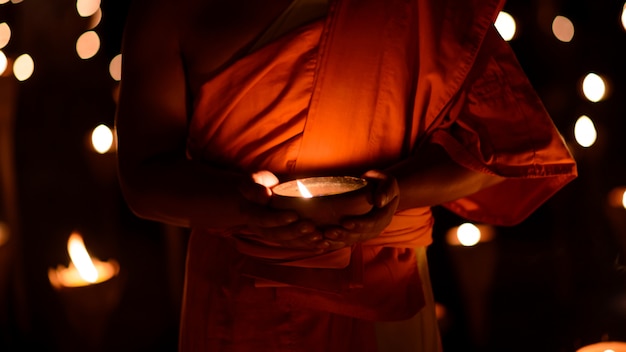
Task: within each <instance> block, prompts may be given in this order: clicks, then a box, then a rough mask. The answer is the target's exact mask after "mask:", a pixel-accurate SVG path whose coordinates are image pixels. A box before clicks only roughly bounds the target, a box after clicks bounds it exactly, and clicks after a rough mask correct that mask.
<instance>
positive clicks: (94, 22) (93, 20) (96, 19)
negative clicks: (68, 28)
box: [87, 9, 102, 29]
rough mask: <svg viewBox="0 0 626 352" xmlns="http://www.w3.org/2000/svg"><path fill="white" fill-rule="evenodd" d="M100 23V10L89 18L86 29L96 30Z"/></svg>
mask: <svg viewBox="0 0 626 352" xmlns="http://www.w3.org/2000/svg"><path fill="white" fill-rule="evenodd" d="M100 21H102V10H101V9H98V11H96V13H94V14H93V15H91V17H89V25H88V26H87V29H94V28H96V27H97V26H98V25H99V24H100Z"/></svg>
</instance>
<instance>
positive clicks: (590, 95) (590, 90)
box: [582, 72, 606, 103]
mask: <svg viewBox="0 0 626 352" xmlns="http://www.w3.org/2000/svg"><path fill="white" fill-rule="evenodd" d="M582 90H583V94H584V95H585V98H587V99H588V100H589V101H592V102H594V103H597V102H599V101H600V100H602V99H604V96H605V93H606V82H605V81H604V79H603V78H602V77H601V76H600V75H598V74H596V73H593V72H591V73H588V74H587V76H585V78H584V79H583V83H582Z"/></svg>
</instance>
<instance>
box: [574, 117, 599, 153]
mask: <svg viewBox="0 0 626 352" xmlns="http://www.w3.org/2000/svg"><path fill="white" fill-rule="evenodd" d="M574 137H575V138H576V142H577V143H578V144H579V145H580V146H582V147H585V148H588V147H591V146H592V145H593V144H594V143H595V142H596V139H597V138H598V132H597V131H596V126H595V125H594V123H593V121H592V120H591V119H590V118H589V116H586V115H583V116H581V117H579V118H578V120H576V125H575V126H574Z"/></svg>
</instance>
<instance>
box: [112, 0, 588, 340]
mask: <svg viewBox="0 0 626 352" xmlns="http://www.w3.org/2000/svg"><path fill="white" fill-rule="evenodd" d="M502 6H503V4H502V1H499V0H482V1H479V0H474V1H462V0H447V1H446V0H273V1H251V0H229V1H221V0H181V1H177V2H173V1H166V0H136V1H135V2H134V4H133V7H132V9H131V12H130V14H129V20H128V23H127V27H126V32H125V38H124V45H123V70H122V71H123V76H122V85H121V90H120V99H119V106H118V115H117V122H116V123H117V126H116V127H117V133H118V143H119V145H118V153H119V176H120V182H121V186H122V190H123V192H124V195H125V197H126V199H127V202H128V204H129V206H130V207H131V209H132V210H133V211H134V212H135V213H136V214H137V215H138V216H140V217H142V218H145V219H150V220H154V221H160V222H164V223H168V224H173V225H176V226H182V227H188V228H191V229H192V233H191V237H190V240H189V245H188V246H189V247H188V253H187V267H186V279H185V291H184V297H183V311H182V316H181V330H180V345H179V346H180V350H181V351H439V350H440V348H441V344H440V341H439V336H438V332H437V322H436V319H435V315H434V301H433V297H432V292H431V288H430V282H429V278H428V270H427V261H426V255H425V248H426V247H427V246H428V245H429V244H430V243H431V232H432V227H433V217H432V214H431V210H430V209H431V207H433V206H436V205H442V206H444V207H447V208H448V209H450V210H451V211H454V212H455V213H457V214H459V215H461V216H463V217H466V218H467V219H469V220H471V221H477V222H487V223H491V224H496V225H514V224H516V223H519V222H520V221H522V220H524V219H525V218H526V217H527V216H528V215H529V214H530V213H532V211H533V210H535V209H536V208H537V207H538V206H539V205H541V204H542V203H543V202H545V201H546V200H547V199H548V198H549V197H550V196H552V195H553V194H554V193H555V192H557V191H558V190H559V189H561V188H562V187H563V186H564V185H566V184H567V183H568V182H569V181H571V180H572V179H573V178H574V177H576V165H575V162H574V160H573V159H572V157H571V155H570V153H569V151H568V149H567V147H566V145H565V144H564V142H563V140H562V138H561V136H560V134H559V132H558V131H557V129H556V128H555V126H554V125H553V123H552V121H551V120H550V117H549V116H548V114H547V113H546V111H545V109H544V107H543V105H542V104H541V102H540V101H539V99H538V97H537V95H536V93H535V92H534V90H533V89H532V87H531V86H530V83H529V82H528V80H527V78H526V76H525V75H524V73H523V71H522V69H521V68H520V66H519V64H518V62H517V61H516V59H515V56H514V55H513V52H512V51H511V49H510V48H509V47H508V46H507V44H506V43H505V42H504V41H503V40H502V39H501V38H500V37H499V36H498V33H497V32H496V30H495V29H494V27H493V22H494V20H495V18H496V16H497V14H498V12H499V10H500V9H501V8H502ZM324 175H333V176H336V175H340V176H342V175H351V176H362V177H363V178H365V179H367V180H368V181H369V182H370V183H371V184H373V185H374V188H373V195H372V203H373V209H372V210H371V211H370V212H368V213H367V214H365V215H360V216H347V217H345V218H344V219H342V221H341V223H340V224H339V225H335V226H317V225H316V224H314V223H313V222H311V221H310V220H308V219H306V218H301V217H300V216H299V215H298V213H297V212H296V211H294V210H290V209H286V210H277V209H274V208H273V207H272V206H271V197H272V188H273V187H274V186H275V185H276V184H278V183H279V182H282V181H287V180H292V179H296V178H302V177H307V176H324Z"/></svg>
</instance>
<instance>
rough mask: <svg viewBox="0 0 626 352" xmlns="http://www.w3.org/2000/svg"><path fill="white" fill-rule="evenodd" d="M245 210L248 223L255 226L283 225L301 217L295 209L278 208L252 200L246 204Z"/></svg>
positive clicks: (270, 226) (273, 226)
mask: <svg viewBox="0 0 626 352" xmlns="http://www.w3.org/2000/svg"><path fill="white" fill-rule="evenodd" d="M244 212H245V213H246V214H247V215H248V225H249V226H250V227H254V228H275V227H282V226H287V225H289V224H293V223H295V222H296V221H298V219H299V216H298V213H296V212H295V211H293V210H276V209H271V208H268V207H266V206H263V205H259V204H255V203H252V202H249V203H248V204H247V205H246V209H245V210H244Z"/></svg>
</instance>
